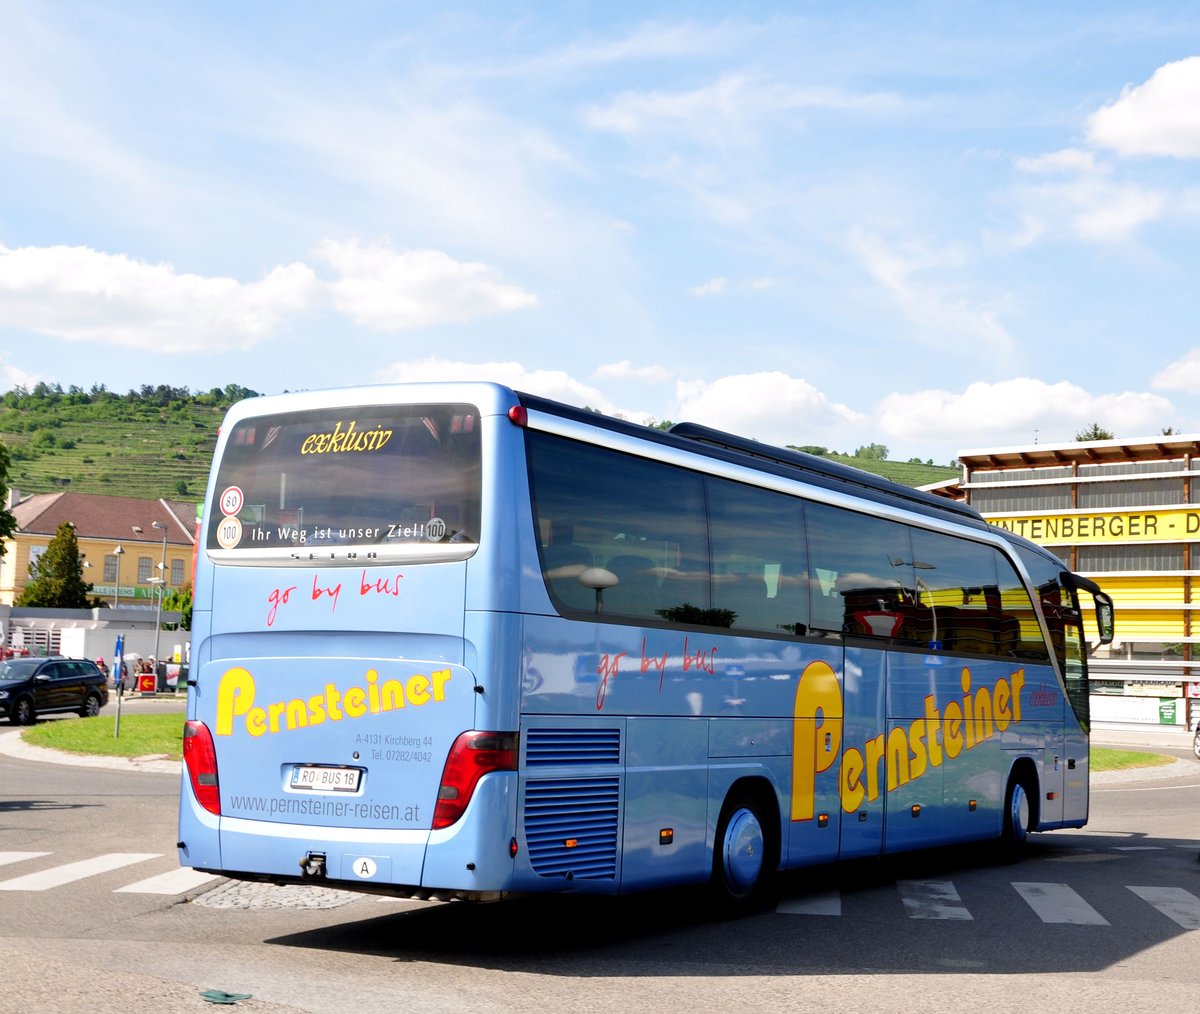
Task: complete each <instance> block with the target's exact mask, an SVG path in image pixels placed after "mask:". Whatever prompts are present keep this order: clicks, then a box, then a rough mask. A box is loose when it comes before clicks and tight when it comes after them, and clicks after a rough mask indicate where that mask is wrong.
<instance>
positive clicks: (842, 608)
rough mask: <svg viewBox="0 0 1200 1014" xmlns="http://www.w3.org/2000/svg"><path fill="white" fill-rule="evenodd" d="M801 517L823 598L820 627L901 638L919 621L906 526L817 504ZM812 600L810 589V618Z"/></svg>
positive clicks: (849, 632) (909, 542)
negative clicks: (803, 517)
mask: <svg viewBox="0 0 1200 1014" xmlns="http://www.w3.org/2000/svg"><path fill="white" fill-rule="evenodd" d="M805 521H806V524H807V530H808V551H809V555H810V557H811V566H812V569H813V573H814V576H815V577H816V580H817V583H818V584H819V585H820V587H821V589H822V590H823V591H824V592H825V593H826V596H827V597H826V598H825V599H824V600H823V601H822V603H821V614H820V615H821V620H820V624H819V625H820V626H821V627H822V629H826V630H838V631H841V632H844V633H846V634H850V635H852V636H856V637H879V638H885V639H888V640H898V641H900V640H903V631H904V630H905V629H906V627H907V628H909V629H911V628H913V627H914V626H915V625H919V624H920V623H921V616H920V609H919V608H917V600H916V582H915V580H914V578H913V555H912V540H911V539H910V538H909V533H908V529H907V528H905V527H904V526H903V525H900V524H897V523H896V522H894V521H885V520H883V519H882V518H876V517H871V516H869V515H866V514H857V513H855V512H853V511H846V510H839V509H837V508H834V507H829V506H827V505H825V504H816V503H810V504H808V505H807V507H806V508H805ZM830 595H832V601H831V599H830V597H829V596H830ZM815 600H816V591H815V589H814V606H813V611H814V616H816V615H817V609H818V605H817V602H816V601H815ZM835 611H836V615H837V619H836V620H835V619H834V615H833V614H834V612H835Z"/></svg>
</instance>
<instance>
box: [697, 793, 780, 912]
mask: <svg viewBox="0 0 1200 1014" xmlns="http://www.w3.org/2000/svg"><path fill="white" fill-rule="evenodd" d="M765 813H766V810H765V809H764V808H763V805H762V803H761V802H760V801H759V800H758V799H757V798H755V797H754V796H753V795H751V794H739V795H736V796H730V797H729V798H728V799H727V800H726V801H725V805H724V807H723V808H722V809H721V819H720V821H719V822H718V823H717V837H716V841H715V842H714V844H713V873H712V886H713V891H714V893H715V896H716V900H717V904H718V907H719V908H720V909H722V910H723V912H725V913H726V914H731V915H737V914H742V913H744V912H749V911H751V910H752V909H754V908H756V907H758V906H759V905H760V904H761V903H762V902H763V901H764V900H765V898H766V897H767V895H768V893H769V890H770V886H771V883H772V881H773V879H774V873H775V865H776V858H775V857H776V855H777V853H778V847H777V845H776V843H775V832H774V824H773V823H771V822H770V821H768V820H767V819H766V818H765Z"/></svg>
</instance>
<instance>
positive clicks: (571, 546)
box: [542, 542, 596, 612]
mask: <svg viewBox="0 0 1200 1014" xmlns="http://www.w3.org/2000/svg"><path fill="white" fill-rule="evenodd" d="M542 563H543V565H544V567H545V576H546V583H547V584H548V585H549V586H550V590H551V591H552V592H553V594H554V595H555V596H556V597H557V598H558V599H560V600H561V601H562V603H563V605H565V606H566V607H567V608H568V609H578V610H581V611H584V612H591V611H593V610H594V609H595V607H596V593H595V592H594V591H593V590H592V589H591V588H586V587H584V586H583V585H582V584H580V582H579V576H580V575H581V574H582V573H583V572H584V571H585V570H587V569H588V568H589V567H591V566H592V554H591V552H590V551H589V550H588V549H587V548H586V547H584V546H577V545H575V543H573V542H564V543H561V544H556V545H552V546H543V547H542Z"/></svg>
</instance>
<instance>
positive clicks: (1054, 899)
mask: <svg viewBox="0 0 1200 1014" xmlns="http://www.w3.org/2000/svg"><path fill="white" fill-rule="evenodd" d="M1013 887H1014V888H1015V889H1016V892H1017V894H1019V895H1020V896H1021V897H1022V898H1023V899H1024V901H1025V903H1026V904H1027V905H1028V906H1029V907H1030V908H1032V909H1033V910H1034V912H1036V913H1037V917H1038V918H1039V919H1041V920H1042V922H1047V923H1061V924H1065V925H1070V926H1107V925H1109V922H1108V920H1107V919H1105V918H1104V916H1102V915H1101V914H1100V913H1099V912H1097V911H1096V910H1095V909H1094V908H1092V906H1091V905H1089V904H1088V903H1087V902H1086V901H1084V900H1083V898H1081V897H1080V896H1079V895H1078V894H1076V893H1075V892H1074V891H1073V890H1071V888H1069V887H1068V886H1067V885H1066V884H1030V883H1014V884H1013Z"/></svg>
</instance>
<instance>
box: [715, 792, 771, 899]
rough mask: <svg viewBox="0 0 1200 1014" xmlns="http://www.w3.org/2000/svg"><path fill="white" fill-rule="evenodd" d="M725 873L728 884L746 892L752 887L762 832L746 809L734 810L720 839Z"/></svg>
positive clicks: (760, 866)
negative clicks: (722, 847)
mask: <svg viewBox="0 0 1200 1014" xmlns="http://www.w3.org/2000/svg"><path fill="white" fill-rule="evenodd" d="M723 844H724V849H723V851H724V858H725V862H724V866H725V876H726V878H727V880H728V881H729V884H730V886H731V887H733V888H734V889H735V890H737V891H747V890H749V889H750V888H752V887H753V886H754V884H755V883H756V882H757V881H758V878H759V877H760V876H761V874H762V869H763V851H764V841H763V831H762V825H761V824H760V823H759V822H758V817H757V816H755V815H754V814H753V813H752V812H751V811H749V810H738V811H737V813H735V814H734V815H733V816H732V817H731V818H730V820H729V825H728V827H726V829H725V841H724V843H723Z"/></svg>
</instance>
